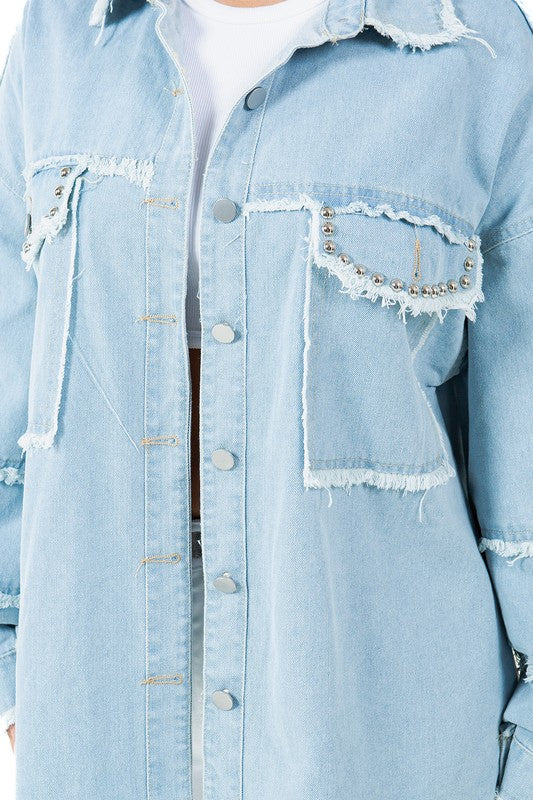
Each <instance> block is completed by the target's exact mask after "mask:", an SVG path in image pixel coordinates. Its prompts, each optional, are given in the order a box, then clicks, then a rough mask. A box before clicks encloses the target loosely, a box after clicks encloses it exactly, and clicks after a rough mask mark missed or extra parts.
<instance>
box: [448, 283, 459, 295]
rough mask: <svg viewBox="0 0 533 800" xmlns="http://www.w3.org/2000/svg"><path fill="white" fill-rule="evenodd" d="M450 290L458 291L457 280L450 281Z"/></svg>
mask: <svg viewBox="0 0 533 800" xmlns="http://www.w3.org/2000/svg"><path fill="white" fill-rule="evenodd" d="M448 291H449V292H456V291H457V281H453V280H452V281H448Z"/></svg>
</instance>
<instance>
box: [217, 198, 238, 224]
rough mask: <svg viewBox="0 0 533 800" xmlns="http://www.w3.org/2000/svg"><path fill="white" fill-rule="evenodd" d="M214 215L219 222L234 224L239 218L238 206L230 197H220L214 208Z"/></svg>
mask: <svg viewBox="0 0 533 800" xmlns="http://www.w3.org/2000/svg"><path fill="white" fill-rule="evenodd" d="M213 214H214V215H215V218H216V219H218V221H219V222H232V221H233V220H234V219H235V217H236V216H237V206H236V204H235V203H234V202H233V200H230V199H229V197H220V198H219V199H218V200H217V201H216V203H215V204H214V206H213Z"/></svg>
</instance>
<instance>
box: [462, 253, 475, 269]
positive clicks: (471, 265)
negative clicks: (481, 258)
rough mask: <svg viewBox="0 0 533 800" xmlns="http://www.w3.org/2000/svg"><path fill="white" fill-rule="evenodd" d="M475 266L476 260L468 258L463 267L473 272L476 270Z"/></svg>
mask: <svg viewBox="0 0 533 800" xmlns="http://www.w3.org/2000/svg"><path fill="white" fill-rule="evenodd" d="M474 264H475V262H474V259H473V258H470V256H468V258H465V260H464V265H463V266H464V268H465V269H467V270H471V269H473V268H474Z"/></svg>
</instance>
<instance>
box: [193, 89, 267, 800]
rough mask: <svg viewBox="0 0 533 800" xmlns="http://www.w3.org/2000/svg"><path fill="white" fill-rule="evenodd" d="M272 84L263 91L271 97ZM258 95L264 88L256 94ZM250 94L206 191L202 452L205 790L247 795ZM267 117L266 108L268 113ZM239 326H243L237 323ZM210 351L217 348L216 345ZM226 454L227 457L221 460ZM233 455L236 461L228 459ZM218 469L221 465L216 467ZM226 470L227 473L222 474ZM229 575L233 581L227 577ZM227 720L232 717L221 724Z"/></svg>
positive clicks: (254, 124)
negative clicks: (244, 211) (206, 322)
mask: <svg viewBox="0 0 533 800" xmlns="http://www.w3.org/2000/svg"><path fill="white" fill-rule="evenodd" d="M269 85H270V84H269V83H268V81H267V82H265V86H266V88H267V90H268V86H269ZM255 88H256V89H257V88H258V87H255ZM259 100H261V93H258V92H256V91H254V90H252V91H251V92H249V93H248V94H247V96H246V98H244V100H243V102H242V103H241V105H240V108H239V107H236V108H235V109H234V110H233V114H232V117H231V118H230V120H228V122H227V123H226V126H225V127H224V130H223V131H222V133H221V135H220V137H219V140H218V143H217V146H216V149H215V151H214V152H213V154H212V156H211V162H210V166H209V168H208V172H207V174H206V178H205V181H204V186H203V196H204V208H205V211H203V212H202V215H203V220H202V226H203V227H202V230H203V240H202V251H201V255H202V259H203V260H202V263H203V264H206V265H207V266H206V268H205V269H203V268H202V269H201V275H200V294H201V296H202V305H203V311H204V317H205V318H207V319H209V321H210V325H211V327H210V330H211V336H210V337H209V338H208V341H207V343H206V347H205V348H204V352H203V353H202V366H201V381H202V387H203V388H202V408H201V425H200V436H201V439H202V441H201V447H202V449H203V452H205V453H206V458H204V459H202V462H201V470H202V478H203V482H202V491H203V514H202V529H203V558H204V569H205V573H206V577H207V584H206V593H205V628H204V636H205V648H204V653H205V660H204V681H205V699H204V708H203V711H204V786H206V787H208V790H209V791H210V792H213V788H212V787H213V786H214V785H216V794H217V795H218V796H221V797H228V798H229V797H238V796H239V794H240V791H241V784H240V775H241V773H242V763H241V757H242V737H243V708H244V697H243V695H242V691H243V686H244V671H245V659H246V632H247V625H246V618H247V588H246V550H245V544H244V543H245V531H244V514H243V501H244V474H245V463H244V457H245V452H246V448H245V442H246V416H245V415H246V373H245V371H246V337H245V336H244V331H245V330H246V280H245V261H244V248H243V243H244V238H245V235H246V221H245V220H244V219H243V218H242V215H241V208H242V204H243V203H244V201H245V199H246V197H247V194H248V181H249V179H250V169H251V162H252V161H253V154H254V152H255V149H256V143H257V134H258V132H259V127H260V124H261V120H262V119H263V114H262V112H260V113H252V111H253V107H256V108H257V107H258V105H259ZM263 107H264V106H263ZM236 320H238V322H235V321H236ZM209 341H210V343H209ZM224 448H228V449H227V450H225V452H224V453H221V452H220V451H221V450H223V449H224ZM230 451H232V452H230ZM219 458H220V459H221V461H218V459H219ZM221 467H222V468H221ZM230 565H231V575H230V574H229V572H226V570H227V569H228V567H230ZM222 710H225V711H228V712H229V713H226V714H223V713H222Z"/></svg>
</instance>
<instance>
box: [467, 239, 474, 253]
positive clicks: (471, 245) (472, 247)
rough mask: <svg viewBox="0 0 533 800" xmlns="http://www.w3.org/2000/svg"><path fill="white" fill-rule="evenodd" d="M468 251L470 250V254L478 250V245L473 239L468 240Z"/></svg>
mask: <svg viewBox="0 0 533 800" xmlns="http://www.w3.org/2000/svg"><path fill="white" fill-rule="evenodd" d="M466 249H467V250H470V252H472V251H473V250H475V249H476V243H475V241H474V240H473V239H468V240H467V241H466Z"/></svg>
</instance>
